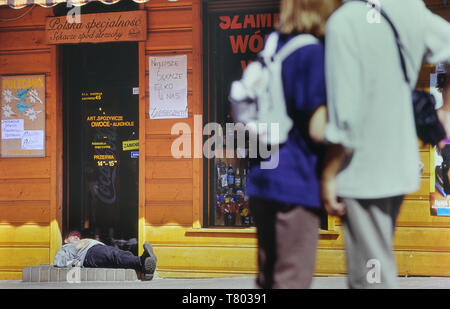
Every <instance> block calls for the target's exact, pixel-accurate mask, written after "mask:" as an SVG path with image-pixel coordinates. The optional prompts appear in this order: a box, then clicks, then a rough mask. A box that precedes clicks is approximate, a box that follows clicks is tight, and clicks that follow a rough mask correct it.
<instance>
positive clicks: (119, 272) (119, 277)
mask: <svg viewBox="0 0 450 309" xmlns="http://www.w3.org/2000/svg"><path fill="white" fill-rule="evenodd" d="M114 280H115V281H125V269H116V276H115V278H114Z"/></svg>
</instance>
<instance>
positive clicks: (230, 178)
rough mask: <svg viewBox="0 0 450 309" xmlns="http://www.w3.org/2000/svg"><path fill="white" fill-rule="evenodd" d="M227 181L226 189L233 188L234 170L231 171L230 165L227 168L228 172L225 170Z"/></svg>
mask: <svg viewBox="0 0 450 309" xmlns="http://www.w3.org/2000/svg"><path fill="white" fill-rule="evenodd" d="M227 175H228V177H227V180H228V187H229V188H234V170H233V166H232V165H231V163H230V165H229V166H228V170H227Z"/></svg>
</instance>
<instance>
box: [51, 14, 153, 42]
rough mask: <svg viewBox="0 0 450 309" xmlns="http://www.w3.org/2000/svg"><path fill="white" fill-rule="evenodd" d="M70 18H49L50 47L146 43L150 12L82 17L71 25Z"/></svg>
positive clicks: (83, 15)
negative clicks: (106, 43) (126, 42)
mask: <svg viewBox="0 0 450 309" xmlns="http://www.w3.org/2000/svg"><path fill="white" fill-rule="evenodd" d="M71 21H72V20H69V19H68V18H67V16H60V17H48V18H47V21H46V25H45V34H46V41H47V44H77V43H105V42H124V41H145V40H146V39H147V13H146V11H127V12H116V13H99V14H82V15H81V17H80V18H79V20H78V21H79V22H77V20H75V21H73V22H71Z"/></svg>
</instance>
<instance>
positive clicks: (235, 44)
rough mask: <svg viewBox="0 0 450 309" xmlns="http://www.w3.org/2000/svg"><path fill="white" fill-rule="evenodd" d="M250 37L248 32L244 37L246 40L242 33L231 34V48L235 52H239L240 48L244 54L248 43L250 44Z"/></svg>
mask: <svg viewBox="0 0 450 309" xmlns="http://www.w3.org/2000/svg"><path fill="white" fill-rule="evenodd" d="M248 37H249V35H248V34H247V35H246V36H245V37H244V40H242V35H238V36H237V37H236V36H234V35H230V43H231V49H232V50H233V54H237V53H238V52H239V50H240V51H241V53H242V54H244V53H245V52H246V51H247V45H248Z"/></svg>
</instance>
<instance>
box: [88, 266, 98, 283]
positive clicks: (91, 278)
mask: <svg viewBox="0 0 450 309" xmlns="http://www.w3.org/2000/svg"><path fill="white" fill-rule="evenodd" d="M86 270H87V281H96V278H95V268H87V269H86Z"/></svg>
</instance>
